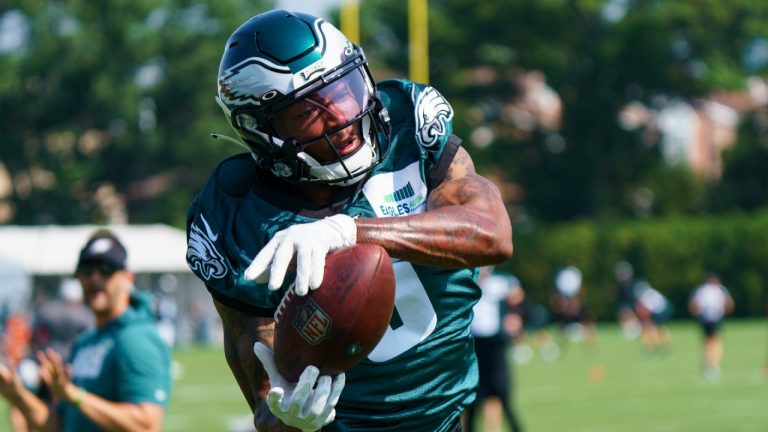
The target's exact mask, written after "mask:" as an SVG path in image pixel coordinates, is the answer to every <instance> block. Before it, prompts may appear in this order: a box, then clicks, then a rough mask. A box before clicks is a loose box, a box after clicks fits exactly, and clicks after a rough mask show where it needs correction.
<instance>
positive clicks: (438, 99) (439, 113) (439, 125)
mask: <svg viewBox="0 0 768 432" xmlns="http://www.w3.org/2000/svg"><path fill="white" fill-rule="evenodd" d="M415 105H416V109H415V115H416V139H417V140H418V142H419V144H421V145H422V146H423V147H430V146H432V145H434V144H435V143H436V142H437V139H438V137H440V136H443V135H446V134H447V133H448V122H449V121H451V119H453V108H451V104H449V103H448V101H447V100H445V98H444V97H443V95H441V94H440V92H438V91H437V90H435V88H434V87H427V88H425V89H424V90H423V91H422V92H421V93H420V94H419V95H418V98H417V99H416V104H415Z"/></svg>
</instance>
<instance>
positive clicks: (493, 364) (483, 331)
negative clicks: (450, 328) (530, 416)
mask: <svg viewBox="0 0 768 432" xmlns="http://www.w3.org/2000/svg"><path fill="white" fill-rule="evenodd" d="M478 284H479V285H480V289H481V290H482V295H481V297H480V300H479V301H478V302H477V303H476V304H475V306H474V307H473V312H474V317H473V319H472V323H471V325H470V331H471V332H472V335H473V336H474V338H475V353H476V354H477V362H478V368H479V374H480V377H479V386H478V390H477V397H476V399H475V402H474V403H472V404H471V405H470V406H469V407H467V411H466V412H467V415H466V430H467V431H468V432H472V431H474V430H476V429H475V417H476V416H477V411H478V410H482V413H483V422H482V424H483V428H482V429H481V430H482V431H484V432H499V431H501V430H502V417H503V418H506V420H507V422H508V424H509V427H510V428H511V430H512V431H513V432H520V431H522V427H521V425H520V422H519V421H518V419H517V416H516V414H515V411H514V409H513V407H512V397H511V394H512V389H513V387H514V386H513V385H512V384H511V382H512V379H513V371H512V369H511V367H510V362H509V361H508V359H507V356H506V353H507V347H508V343H509V340H510V335H509V334H508V333H506V332H505V329H504V321H505V319H506V317H507V316H508V312H507V307H506V298H507V296H508V295H509V293H510V291H511V290H512V289H513V287H515V286H517V287H519V282H518V281H517V278H516V277H514V276H512V275H508V274H503V273H495V274H494V273H493V268H492V267H490V266H487V267H482V268H481V269H480V275H479V276H478Z"/></svg>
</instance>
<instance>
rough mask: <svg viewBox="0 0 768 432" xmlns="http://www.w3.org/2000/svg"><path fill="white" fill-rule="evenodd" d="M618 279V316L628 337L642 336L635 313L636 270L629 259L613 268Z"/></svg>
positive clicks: (625, 335)
mask: <svg viewBox="0 0 768 432" xmlns="http://www.w3.org/2000/svg"><path fill="white" fill-rule="evenodd" d="M613 275H614V278H615V281H616V316H617V318H618V320H619V326H620V327H621V332H622V334H623V335H624V337H625V338H627V339H635V338H637V337H638V336H640V332H641V330H642V328H641V325H640V320H638V319H637V314H636V313H635V301H636V299H635V270H634V268H633V267H632V264H630V263H628V262H627V261H619V262H618V263H616V266H615V267H614V269H613Z"/></svg>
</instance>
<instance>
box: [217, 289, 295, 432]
mask: <svg viewBox="0 0 768 432" xmlns="http://www.w3.org/2000/svg"><path fill="white" fill-rule="evenodd" d="M214 304H215V306H216V310H217V311H218V312H219V316H221V319H222V323H223V324H224V355H225V357H226V359H227V364H228V365H229V368H230V370H231V371H232V375H234V377H235V381H237V384H238V386H239V387H240V391H241V392H242V393H243V396H245V399H246V401H247V402H248V405H249V406H250V408H251V411H252V412H253V423H254V426H255V427H256V429H257V430H258V431H259V432H294V431H298V432H301V431H299V429H294V428H291V427H288V426H286V425H285V424H283V423H282V422H280V421H279V420H278V419H277V418H276V417H275V416H274V415H273V414H272V413H271V412H270V411H269V408H268V407H267V404H266V397H267V392H268V391H269V377H268V376H267V373H266V372H265V371H264V368H263V367H262V366H261V363H259V361H258V359H257V358H256V355H254V354H253V344H254V343H256V342H257V341H259V342H262V343H264V344H265V345H267V346H268V347H270V348H271V347H272V342H273V339H274V321H273V320H271V319H268V318H259V317H253V316H249V315H246V314H244V313H242V312H240V311H237V310H235V309H232V308H229V307H226V306H224V305H222V304H221V303H218V302H214Z"/></svg>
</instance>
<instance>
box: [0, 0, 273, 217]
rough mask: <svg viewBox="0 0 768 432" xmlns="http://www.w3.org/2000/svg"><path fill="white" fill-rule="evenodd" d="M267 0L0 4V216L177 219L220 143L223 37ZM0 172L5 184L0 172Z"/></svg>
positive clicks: (23, 0)
mask: <svg viewBox="0 0 768 432" xmlns="http://www.w3.org/2000/svg"><path fill="white" fill-rule="evenodd" d="M269 3H270V2H256V3H254V2H251V1H245V0H226V1H206V0H198V1H194V0H191V1H174V0H161V1H136V0H110V1H106V0H101V1H82V0H80V1H78V0H69V1H55V2H47V1H39V0H15V1H11V2H10V4H8V3H5V4H4V5H3V7H2V8H0V40H2V41H4V42H0V83H2V84H0V111H1V112H2V113H3V115H2V116H0V131H2V133H1V135H2V137H3V145H2V146H0V161H2V165H3V166H2V167H0V168H4V170H3V169H0V177H3V172H5V173H6V175H5V176H4V177H5V178H0V185H2V184H3V183H5V184H6V185H7V184H8V182H9V181H10V185H11V186H10V187H7V188H6V189H5V190H6V193H5V195H2V194H1V191H2V187H0V205H1V206H0V209H4V211H0V217H2V218H3V220H2V221H0V223H8V222H10V223H19V224H33V223H60V224H69V223H87V222H91V223H92V222H107V221H110V222H121V221H128V220H129V221H130V222H139V223H140V222H145V223H146V222H166V223H172V224H175V225H178V226H182V225H183V223H184V219H185V215H184V211H185V209H186V206H187V205H188V203H189V202H190V200H191V198H192V194H193V193H194V192H195V191H196V190H197V189H199V187H200V186H201V185H202V183H203V182H204V181H205V178H206V176H207V174H208V171H209V170H210V168H211V167H212V164H213V163H214V162H215V161H216V160H218V159H219V158H220V156H222V155H223V154H227V153H232V152H233V151H235V150H234V149H232V148H230V147H225V146H223V145H221V144H219V143H217V144H213V143H211V139H210V138H208V133H209V132H211V131H222V132H226V131H227V130H228V126H227V124H226V122H224V121H223V119H222V117H223V116H222V115H221V114H220V112H219V110H218V107H217V106H216V105H215V103H214V102H213V96H214V94H215V91H216V90H215V82H216V81H215V80H216V74H217V70H218V62H219V58H220V55H221V51H222V49H223V44H224V42H225V41H226V39H227V37H228V36H229V34H230V33H231V31H232V29H234V28H236V27H237V25H239V24H240V23H241V22H242V21H243V19H244V18H246V17H249V16H251V15H252V14H253V13H254V12H257V11H258V10H259V7H260V5H261V6H266V5H268V4H269ZM4 180H5V182H4Z"/></svg>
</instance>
